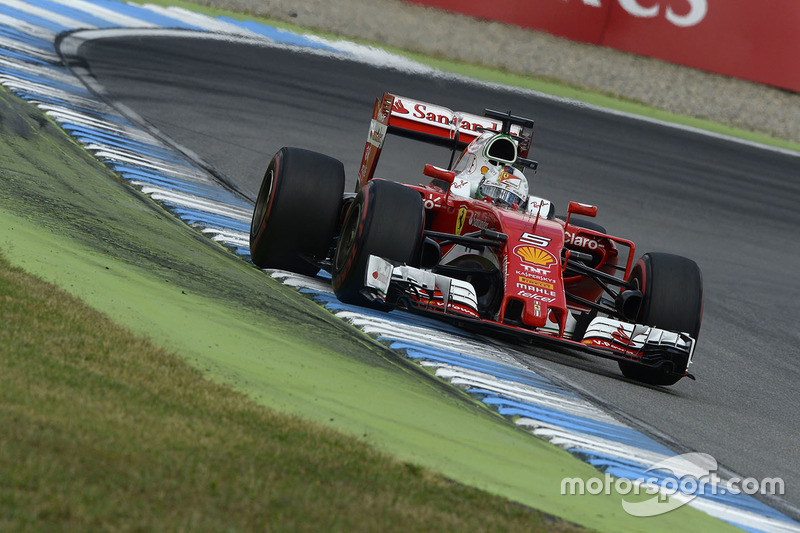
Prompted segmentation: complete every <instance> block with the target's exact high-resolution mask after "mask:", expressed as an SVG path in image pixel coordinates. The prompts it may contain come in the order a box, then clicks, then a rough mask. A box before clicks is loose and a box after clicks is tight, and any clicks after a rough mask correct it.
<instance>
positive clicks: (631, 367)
mask: <svg viewBox="0 0 800 533" xmlns="http://www.w3.org/2000/svg"><path fill="white" fill-rule="evenodd" d="M631 280H635V281H637V282H638V284H639V290H641V291H642V293H643V295H644V298H643V300H642V305H641V308H640V309H639V315H638V317H637V322H638V323H640V324H645V325H647V326H653V327H657V328H659V329H665V330H669V331H675V332H685V333H688V334H689V335H691V336H692V337H693V338H694V339H695V340H696V339H697V337H698V335H699V334H700V325H701V322H702V320H703V276H702V273H701V272H700V267H698V266H697V263H695V262H694V261H692V260H691V259H687V258H685V257H681V256H678V255H672V254H664V253H648V254H644V255H643V256H642V257H641V259H639V261H638V262H637V263H636V265H634V267H633V270H632V271H631ZM619 369H620V370H621V371H622V374H623V375H624V376H625V377H627V378H630V379H633V380H636V381H641V382H643V383H647V384H650V385H674V384H675V383H677V382H678V380H680V379H681V377H682V376H680V375H675V374H668V373H666V372H665V371H663V370H661V369H658V368H651V367H646V366H642V365H639V364H636V363H629V362H627V361H620V362H619Z"/></svg>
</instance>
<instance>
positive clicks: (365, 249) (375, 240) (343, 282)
mask: <svg viewBox="0 0 800 533" xmlns="http://www.w3.org/2000/svg"><path fill="white" fill-rule="evenodd" d="M424 229H425V210H424V208H423V205H422V197H421V196H420V194H419V193H418V192H417V191H415V190H414V189H411V188H409V187H406V186H404V185H401V184H399V183H393V182H390V181H383V180H371V181H369V182H368V183H367V184H366V185H364V186H363V187H362V188H361V190H360V191H359V192H358V195H357V196H356V198H355V200H354V201H353V204H352V205H351V206H350V209H349V210H348V212H347V216H346V217H345V220H344V223H343V224H342V231H341V233H340V235H339V243H338V246H337V248H336V253H335V254H334V257H333V271H332V273H331V274H332V278H333V280H332V285H333V290H334V292H335V293H336V297H337V298H339V300H341V301H342V302H345V303H349V304H355V305H361V306H367V307H373V308H378V309H381V310H386V311H388V310H390V309H391V308H392V305H391V304H383V303H380V302H372V301H370V300H369V299H367V298H366V297H365V296H364V295H363V294H362V293H361V290H362V289H363V288H364V278H365V276H366V270H367V263H368V261H369V256H370V255H375V256H378V257H382V258H383V259H386V260H388V261H392V262H395V263H401V264H407V265H411V266H415V265H417V264H418V262H419V256H420V247H421V243H422V233H423V231H424Z"/></svg>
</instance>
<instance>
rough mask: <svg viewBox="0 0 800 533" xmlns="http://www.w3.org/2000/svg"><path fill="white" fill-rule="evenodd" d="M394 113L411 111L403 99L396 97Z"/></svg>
mask: <svg viewBox="0 0 800 533" xmlns="http://www.w3.org/2000/svg"><path fill="white" fill-rule="evenodd" d="M392 113H398V114H400V115H407V114H408V113H409V111H408V109H406V108H405V107H404V106H403V101H402V100H400V99H396V100H395V101H394V103H393V104H392Z"/></svg>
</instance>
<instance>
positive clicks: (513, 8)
mask: <svg viewBox="0 0 800 533" xmlns="http://www.w3.org/2000/svg"><path fill="white" fill-rule="evenodd" d="M407 1H409V2H412V3H416V4H423V5H427V6H431V7H437V8H440V9H445V10H447V11H453V12H457V13H463V14H465V15H469V16H472V17H477V18H483V19H487V20H497V21H500V22H505V23H508V24H514V25H517V26H521V27H523V28H530V29H535V30H540V31H545V32H548V33H551V34H553V35H558V36H560V37H565V38H567V39H571V40H574V41H583V42H588V43H593V44H599V45H602V46H608V47H611V48H616V49H619V50H625V51H628V52H633V53H636V54H641V55H646V56H650V57H655V58H659V59H663V60H665V61H669V62H671V63H678V64H681V65H687V66H690V67H694V68H698V69H702V70H706V71H709V72H716V73H718V74H724V75H726V76H734V77H737V78H742V79H746V80H751V81H755V82H758V83H764V84H767V85H773V86H776V87H780V88H783V89H789V90H792V91H795V92H800V0H494V1H493V2H487V1H486V0H407Z"/></svg>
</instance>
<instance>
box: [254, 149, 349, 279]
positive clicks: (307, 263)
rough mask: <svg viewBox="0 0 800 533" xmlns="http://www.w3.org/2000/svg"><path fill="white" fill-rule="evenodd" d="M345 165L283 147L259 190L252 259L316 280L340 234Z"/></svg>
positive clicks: (330, 159) (255, 211)
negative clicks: (319, 264)
mask: <svg viewBox="0 0 800 533" xmlns="http://www.w3.org/2000/svg"><path fill="white" fill-rule="evenodd" d="M344 181H345V179H344V166H343V165H342V163H341V162H340V161H337V160H336V159H333V158H331V157H328V156H326V155H323V154H319V153H316V152H311V151H308V150H303V149H300V148H288V147H284V148H281V149H280V150H279V151H278V153H276V154H275V156H274V157H273V158H272V160H271V161H270V163H269V166H268V167H267V171H266V172H265V174H264V179H263V180H262V182H261V188H260V189H259V191H258V197H257V199H256V206H255V209H254V210H253V219H252V222H251V224H250V257H251V260H252V261H253V263H254V264H255V265H256V266H258V267H260V268H278V269H282V270H290V271H292V272H297V273H299V274H305V275H308V276H313V275H315V274H316V273H317V272H319V268H318V267H316V266H314V265H313V264H312V262H311V261H312V260H313V258H321V259H324V258H325V257H326V255H327V254H328V251H329V250H330V247H331V245H332V241H333V237H334V234H335V232H336V228H337V222H338V218H339V211H340V209H341V204H342V193H343V192H344Z"/></svg>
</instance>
